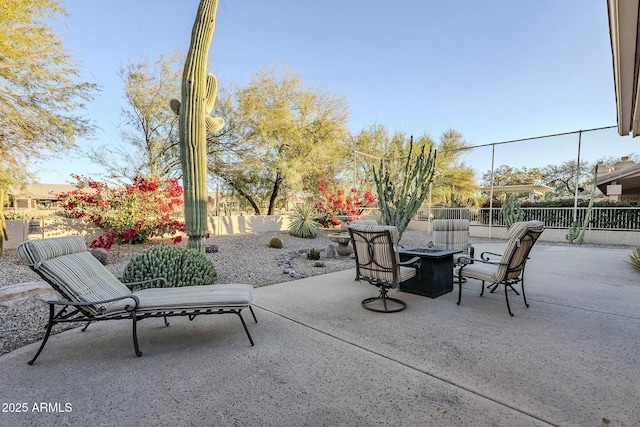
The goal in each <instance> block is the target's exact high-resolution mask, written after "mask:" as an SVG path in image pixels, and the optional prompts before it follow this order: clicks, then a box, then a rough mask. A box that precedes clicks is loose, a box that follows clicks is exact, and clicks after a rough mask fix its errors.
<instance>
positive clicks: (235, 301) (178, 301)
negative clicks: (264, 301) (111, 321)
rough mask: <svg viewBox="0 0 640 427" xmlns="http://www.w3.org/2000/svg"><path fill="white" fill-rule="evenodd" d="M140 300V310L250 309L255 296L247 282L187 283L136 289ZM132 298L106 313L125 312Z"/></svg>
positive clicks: (113, 306) (137, 311)
mask: <svg viewBox="0 0 640 427" xmlns="http://www.w3.org/2000/svg"><path fill="white" fill-rule="evenodd" d="M133 295H135V296H136V297H137V298H138V300H139V305H138V308H137V309H136V313H145V312H149V313H156V312H162V311H167V312H169V311H183V310H190V311H192V310H198V309H202V310H209V309H213V310H215V309H218V308H247V307H249V304H250V303H251V298H252V297H253V286H252V285H245V284H237V283H232V284H222V285H205V286H186V287H181V288H150V289H143V290H141V291H138V292H134V293H133ZM130 303H131V301H130V300H127V299H125V300H121V301H118V302H116V303H114V304H111V305H110V306H109V307H108V308H107V309H106V310H105V312H104V314H105V315H106V316H112V315H117V314H122V313H123V312H124V311H125V306H126V305H128V304H130Z"/></svg>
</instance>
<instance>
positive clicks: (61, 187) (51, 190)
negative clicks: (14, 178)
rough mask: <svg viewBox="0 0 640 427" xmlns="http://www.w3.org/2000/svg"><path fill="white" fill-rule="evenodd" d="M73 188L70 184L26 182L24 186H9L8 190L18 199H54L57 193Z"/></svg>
mask: <svg viewBox="0 0 640 427" xmlns="http://www.w3.org/2000/svg"><path fill="white" fill-rule="evenodd" d="M75 188H76V186H75V185H71V184H26V185H25V186H24V187H10V188H9V191H8V192H9V195H11V196H13V197H15V198H18V199H37V200H56V199H57V198H58V194H60V193H66V192H68V191H71V190H74V189H75Z"/></svg>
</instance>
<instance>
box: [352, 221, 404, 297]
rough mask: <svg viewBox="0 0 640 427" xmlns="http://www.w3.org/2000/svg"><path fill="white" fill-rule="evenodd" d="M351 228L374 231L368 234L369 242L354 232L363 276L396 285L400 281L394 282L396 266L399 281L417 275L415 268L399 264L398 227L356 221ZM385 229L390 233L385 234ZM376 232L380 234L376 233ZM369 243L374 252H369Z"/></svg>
mask: <svg viewBox="0 0 640 427" xmlns="http://www.w3.org/2000/svg"><path fill="white" fill-rule="evenodd" d="M349 228H350V229H351V230H353V231H355V232H358V231H360V232H363V233H372V235H370V236H367V239H369V242H367V240H366V239H365V238H364V237H363V236H361V235H359V234H357V233H354V234H353V240H354V244H355V251H356V254H357V255H358V259H357V262H358V268H359V272H360V275H361V276H362V277H363V278H366V279H371V280H373V281H380V282H383V283H387V284H389V286H393V287H395V286H397V285H398V283H394V278H393V268H394V266H395V268H396V275H397V277H398V281H399V282H402V281H403V280H406V279H409V278H411V277H413V276H415V273H416V270H415V269H413V268H409V267H401V266H400V265H398V264H399V262H400V255H399V254H398V251H397V249H396V245H397V244H398V240H399V236H400V234H399V233H398V229H397V228H396V227H394V226H392V225H366V224H356V223H354V224H352V225H351V226H349ZM384 231H389V235H386V234H383V233H382V232H384ZM375 233H380V234H377V235H376V234H375ZM369 244H371V248H372V250H373V254H370V253H369ZM372 255H373V257H372ZM403 278H404V279H403Z"/></svg>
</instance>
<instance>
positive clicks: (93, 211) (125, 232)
mask: <svg viewBox="0 0 640 427" xmlns="http://www.w3.org/2000/svg"><path fill="white" fill-rule="evenodd" d="M71 176H72V177H73V178H74V179H75V180H76V187H77V188H76V189H75V190H72V191H70V192H68V193H61V194H59V195H58V200H59V201H61V202H62V207H63V209H64V210H65V211H67V212H68V213H69V215H70V216H72V217H73V218H76V219H81V220H85V221H90V222H92V223H94V224H95V225H97V226H98V227H100V228H102V229H104V232H103V233H102V235H101V236H100V237H98V238H97V239H96V240H94V241H93V242H91V244H90V247H91V248H105V249H109V248H111V246H113V245H114V244H115V243H131V244H134V243H144V242H146V241H147V240H148V239H149V238H150V237H154V236H162V235H164V234H172V235H174V234H176V233H177V232H178V231H184V222H183V221H178V220H176V219H173V217H174V216H175V214H177V213H179V212H180V208H181V206H182V203H183V200H182V187H181V186H180V184H178V180H177V179H174V178H166V179H161V178H157V177H155V178H142V177H135V178H134V179H133V182H132V183H131V184H124V185H123V186H122V187H111V186H109V185H108V184H107V183H105V182H102V181H96V180H93V179H91V178H88V177H84V176H80V175H71ZM114 178H117V177H114ZM179 240H181V237H180V236H176V237H175V238H174V242H176V243H177V242H179Z"/></svg>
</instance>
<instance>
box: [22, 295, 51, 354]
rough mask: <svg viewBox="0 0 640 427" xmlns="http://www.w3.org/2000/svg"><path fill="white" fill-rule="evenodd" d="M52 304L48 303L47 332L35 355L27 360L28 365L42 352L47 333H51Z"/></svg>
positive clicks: (47, 336)
mask: <svg viewBox="0 0 640 427" xmlns="http://www.w3.org/2000/svg"><path fill="white" fill-rule="evenodd" d="M53 317H54V316H53V304H49V323H48V324H47V332H46V333H45V334H44V338H43V339H42V344H40V348H39V349H38V352H37V353H36V355H35V356H33V359H31V360H29V361H28V362H27V363H28V364H29V365H33V363H34V362H35V361H36V359H37V358H38V356H40V353H41V352H42V349H44V346H45V344H46V343H47V340H48V339H49V335H51V328H53V325H54V323H55V322H54V321H53Z"/></svg>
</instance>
